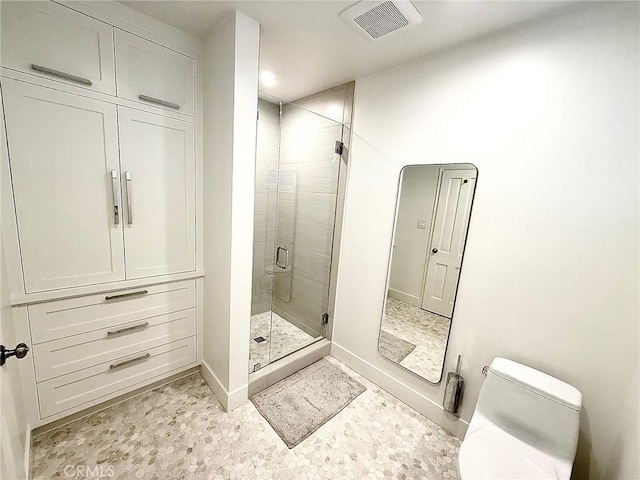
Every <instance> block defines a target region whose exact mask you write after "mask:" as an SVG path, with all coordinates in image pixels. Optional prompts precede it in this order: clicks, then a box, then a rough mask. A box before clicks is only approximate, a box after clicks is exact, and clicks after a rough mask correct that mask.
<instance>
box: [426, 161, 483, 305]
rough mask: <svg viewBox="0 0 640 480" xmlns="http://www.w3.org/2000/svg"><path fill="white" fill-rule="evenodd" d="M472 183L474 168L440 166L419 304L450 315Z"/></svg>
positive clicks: (474, 181) (468, 211) (473, 184)
mask: <svg viewBox="0 0 640 480" xmlns="http://www.w3.org/2000/svg"><path fill="white" fill-rule="evenodd" d="M475 185H476V171H475V168H474V169H460V170H448V169H445V168H441V169H440V181H439V185H438V190H439V193H438V201H437V205H436V208H435V211H434V215H433V218H434V221H433V227H432V231H433V233H432V235H431V245H430V248H429V249H428V251H427V255H428V259H427V268H426V278H425V282H424V290H423V293H422V308H424V309H425V310H429V311H430V312H433V313H437V314H439V315H443V316H445V317H447V318H451V315H452V314H453V300H454V298H455V295H456V287H457V286H458V278H459V277H460V265H461V263H462V251H463V250H464V242H465V239H466V237H467V225H468V224H469V215H470V214H471V199H472V198H473V191H474V189H475Z"/></svg>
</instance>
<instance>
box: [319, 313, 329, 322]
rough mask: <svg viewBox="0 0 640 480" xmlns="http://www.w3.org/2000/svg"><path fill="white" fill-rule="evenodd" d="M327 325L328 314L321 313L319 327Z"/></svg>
mask: <svg viewBox="0 0 640 480" xmlns="http://www.w3.org/2000/svg"><path fill="white" fill-rule="evenodd" d="M327 323H329V314H328V313H323V314H322V321H321V322H320V324H321V325H326V324H327Z"/></svg>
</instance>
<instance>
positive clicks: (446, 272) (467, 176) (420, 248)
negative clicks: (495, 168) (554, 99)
mask: <svg viewBox="0 0 640 480" xmlns="http://www.w3.org/2000/svg"><path fill="white" fill-rule="evenodd" d="M476 177H477V170H476V168H475V167H474V166H473V165H471V164H450V165H410V166H407V167H404V168H403V169H402V172H401V174H400V183H399V192H398V201H397V210H396V219H395V226H394V236H393V248H392V255H391V256H392V258H391V261H390V264H389V281H388V289H387V298H386V301H385V311H384V313H383V320H382V326H381V331H380V337H379V343H378V350H379V351H380V353H381V354H382V355H383V356H384V357H386V358H387V359H389V360H392V361H394V362H396V363H398V364H399V365H401V366H403V367H405V368H407V369H409V370H411V371H412V372H414V373H416V374H418V375H420V376H421V377H424V378H425V379H426V380H428V381H430V382H433V383H436V382H438V381H440V378H441V376H442V364H443V361H444V353H445V350H446V343H447V339H448V336H449V329H450V323H451V317H452V313H453V306H454V301H455V297H456V290H457V285H458V280H459V277H460V266H461V263H462V254H463V251H464V246H465V240H466V236H467V228H468V224H469V216H470V213H471V203H472V200H473V194H474V190H475V184H476Z"/></svg>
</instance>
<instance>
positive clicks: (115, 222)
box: [2, 79, 124, 293]
mask: <svg viewBox="0 0 640 480" xmlns="http://www.w3.org/2000/svg"><path fill="white" fill-rule="evenodd" d="M2 93H3V97H4V107H5V116H6V129H7V140H8V146H9V162H10V166H11V178H12V182H13V194H14V199H15V211H16V217H17V224H18V235H19V238H20V252H21V257H22V268H23V273H24V282H25V288H26V293H32V292H40V291H45V290H55V289H59V288H66V287H74V286H80V285H90V284H97V283H104V282H110V281H116V280H123V279H124V252H123V234H122V222H121V218H120V213H121V212H120V211H119V207H120V205H119V198H118V192H119V189H120V186H119V168H118V142H117V112H116V107H115V106H113V105H110V104H107V103H104V102H99V101H96V100H91V99H88V98H84V97H79V96H76V95H71V94H68V93H63V92H60V91H56V90H51V89H48V88H44V87H38V86H35V85H31V84H26V83H22V82H17V81H14V80H8V79H3V80H2Z"/></svg>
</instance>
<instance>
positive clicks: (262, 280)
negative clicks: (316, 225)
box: [251, 99, 280, 315]
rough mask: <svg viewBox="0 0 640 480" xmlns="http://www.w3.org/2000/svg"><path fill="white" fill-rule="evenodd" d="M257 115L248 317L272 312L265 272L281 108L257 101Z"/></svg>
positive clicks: (268, 263) (271, 239) (268, 278)
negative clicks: (250, 287)
mask: <svg viewBox="0 0 640 480" xmlns="http://www.w3.org/2000/svg"><path fill="white" fill-rule="evenodd" d="M258 111H259V115H260V118H259V120H258V138H257V149H256V150H257V151H256V191H255V214H254V224H253V228H254V234H253V292H252V297H251V315H256V314H258V313H262V312H267V311H269V310H270V309H271V291H272V281H271V279H272V276H271V275H267V274H266V272H267V269H268V267H269V268H272V264H273V253H274V242H275V238H274V233H273V232H274V230H273V227H274V223H275V219H276V204H275V203H276V196H275V192H276V173H277V168H278V156H279V153H280V105H278V104H274V103H270V102H268V101H266V100H263V99H259V100H258Z"/></svg>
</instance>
